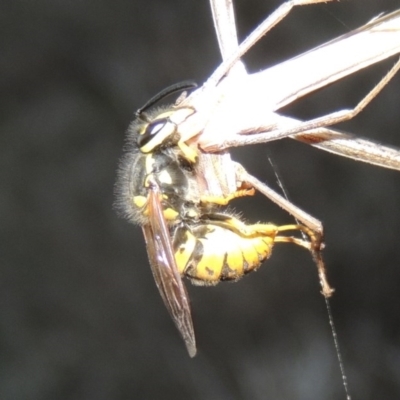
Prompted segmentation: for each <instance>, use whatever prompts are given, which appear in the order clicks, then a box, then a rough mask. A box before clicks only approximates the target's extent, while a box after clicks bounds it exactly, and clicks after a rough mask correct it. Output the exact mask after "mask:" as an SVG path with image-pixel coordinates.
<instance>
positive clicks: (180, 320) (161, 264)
mask: <svg viewBox="0 0 400 400" xmlns="http://www.w3.org/2000/svg"><path fill="white" fill-rule="evenodd" d="M159 195H160V192H159V189H158V187H157V186H155V187H154V188H152V189H151V190H150V192H149V220H150V224H146V225H144V226H143V234H144V238H145V241H146V246H147V253H148V256H149V260H150V266H151V270H152V273H153V276H154V280H155V281H156V285H157V287H158V290H159V291H160V294H161V297H162V299H163V301H164V304H165V306H166V307H167V309H168V311H169V313H170V315H171V317H172V319H173V321H174V323H175V325H176V327H177V328H178V330H179V332H180V334H181V335H182V338H183V340H184V341H185V344H186V348H187V350H188V352H189V355H190V356H191V357H194V355H195V354H196V340H195V337H194V329H193V321H192V316H191V312H190V305H189V299H188V295H187V292H186V289H185V286H184V285H183V282H182V279H181V276H180V274H179V271H178V268H177V266H176V261H175V256H174V251H173V247H172V243H171V238H170V232H169V229H168V226H167V223H166V221H165V218H164V215H163V210H162V207H161V203H160V200H159Z"/></svg>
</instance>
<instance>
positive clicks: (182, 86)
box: [135, 81, 197, 117]
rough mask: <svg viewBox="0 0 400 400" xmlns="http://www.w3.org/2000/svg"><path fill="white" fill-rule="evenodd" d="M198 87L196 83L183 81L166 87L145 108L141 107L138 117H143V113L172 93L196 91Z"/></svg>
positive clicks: (136, 114) (136, 113)
mask: <svg viewBox="0 0 400 400" xmlns="http://www.w3.org/2000/svg"><path fill="white" fill-rule="evenodd" d="M196 87H197V83H196V82H194V81H183V82H179V83H175V84H173V85H171V86H168V87H166V88H165V89H163V90H161V92H159V93H157V94H156V95H155V96H153V97H152V98H151V99H150V100H149V101H148V102H146V103H145V104H144V106H142V107H140V108H139V109H138V110H137V111H136V112H135V116H136V117H141V116H143V112H144V111H146V110H147V109H148V108H150V107H151V106H153V105H154V104H155V103H157V102H158V101H160V100H162V99H163V98H165V97H167V96H169V95H170V94H172V93H175V92H180V91H182V90H186V89H194V88H196Z"/></svg>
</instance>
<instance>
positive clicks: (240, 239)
mask: <svg viewBox="0 0 400 400" xmlns="http://www.w3.org/2000/svg"><path fill="white" fill-rule="evenodd" d="M235 220H236V219H235ZM253 226H254V227H257V230H256V229H254V230H252V227H253ZM246 227H247V229H248V231H249V232H251V234H244V233H240V232H238V231H237V230H235V229H229V228H227V227H224V226H220V225H219V224H217V223H215V224H214V223H213V222H212V221H207V222H206V223H198V224H196V225H191V226H189V227H180V228H178V229H177V231H176V232H175V234H174V251H175V259H176V263H177V266H178V270H179V272H180V274H181V275H185V276H186V277H188V278H189V279H190V280H191V281H192V283H193V284H196V285H216V284H217V283H218V282H219V281H225V280H238V279H240V278H241V277H242V276H243V275H245V274H247V273H249V272H251V271H254V270H256V269H257V268H258V267H259V266H260V265H261V263H262V262H263V261H264V260H266V259H267V258H268V257H269V256H270V254H271V251H272V247H273V244H274V239H275V234H276V231H275V227H274V226H273V225H269V224H257V225H247V226H246ZM260 227H265V229H264V231H263V232H260Z"/></svg>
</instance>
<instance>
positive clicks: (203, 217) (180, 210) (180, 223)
mask: <svg viewBox="0 0 400 400" xmlns="http://www.w3.org/2000/svg"><path fill="white" fill-rule="evenodd" d="M193 86H194V84H193V83H192V82H183V83H181V84H177V85H174V86H172V87H169V88H167V89H165V90H164V91H162V92H160V93H159V94H158V95H156V96H155V97H153V98H152V99H151V100H149V101H148V102H147V103H146V104H145V105H144V106H143V107H141V108H140V109H139V110H138V111H137V112H136V115H135V119H134V121H133V122H132V124H131V125H130V127H129V129H128V138H127V142H128V146H127V150H126V153H125V156H124V157H123V159H122V162H121V166H120V169H119V174H118V183H117V197H118V199H117V205H118V208H119V209H120V210H121V211H122V214H123V215H124V216H126V217H127V218H128V220H129V221H131V222H133V223H135V224H138V225H140V226H141V227H142V230H143V234H144V238H145V241H146V246H147V252H148V257H149V261H150V266H151V270H152V273H153V275H154V279H155V282H156V284H157V287H158V289H159V291H160V294H161V296H162V298H163V301H164V303H165V305H166V307H167V309H168V311H169V313H170V315H171V317H172V319H173V321H174V323H175V325H176V326H177V328H178V330H179V332H180V333H181V335H182V337H183V339H184V341H185V344H186V347H187V350H188V352H189V355H190V356H192V357H193V356H194V355H195V354H196V341H195V335H194V329H193V322H192V317H191V310H190V305H189V299H188V294H187V292H186V289H185V286H184V284H183V282H182V277H186V278H188V279H189V280H190V281H191V282H192V283H193V284H195V285H205V286H207V285H208V286H209V285H216V284H217V283H218V282H220V281H237V280H239V279H240V278H242V277H243V276H244V275H246V274H248V273H249V272H251V271H255V270H257V269H258V268H259V267H260V265H261V264H262V263H263V261H265V260H266V259H267V258H268V257H269V256H270V255H271V252H272V249H273V246H274V244H275V243H278V242H283V243H294V244H296V245H299V246H302V247H304V248H306V249H308V250H309V251H310V252H311V253H312V255H313V257H314V259H315V261H316V263H317V266H318V269H319V275H320V280H321V282H322V288H323V293H324V295H326V296H329V295H330V294H331V293H332V289H331V288H330V286H329V284H328V283H327V280H326V277H325V269H324V265H323V261H322V258H321V249H322V229H313V227H312V225H311V227H310V226H306V225H304V224H290V225H282V226H278V225H275V224H272V223H256V224H249V223H247V222H246V221H244V220H243V219H242V218H241V217H239V216H238V215H235V214H234V213H232V212H230V211H227V209H226V206H228V205H229V204H230V203H231V202H232V201H233V200H234V199H235V198H238V197H244V196H252V195H253V194H254V193H255V189H257V190H260V191H262V192H263V193H264V194H266V195H267V196H269V194H268V193H265V190H264V189H265V187H264V186H263V185H262V184H261V183H260V182H258V181H257V180H256V179H255V178H254V177H251V176H250V175H249V174H247V172H246V171H245V170H244V168H243V167H242V166H241V165H240V164H238V163H235V162H233V161H232V160H231V158H230V154H229V153H228V152H227V151H222V152H219V153H214V154H210V153H205V152H203V151H202V150H201V149H200V148H199V146H197V145H196V142H195V141H192V142H191V141H188V142H186V141H184V140H183V139H182V134H181V127H182V126H184V123H185V121H186V120H187V119H188V118H189V117H191V116H192V115H193V114H194V113H195V110H194V109H193V108H192V107H188V106H182V101H183V99H184V98H185V95H186V92H184V93H183V96H182V95H181V96H180V97H179V98H178V100H177V102H176V103H175V104H173V105H170V106H167V107H159V108H155V107H153V106H154V104H155V103H156V102H158V101H159V100H160V99H162V98H164V97H166V96H167V95H170V94H171V93H174V92H176V91H182V90H188V89H190V88H193ZM275 196H278V195H277V194H275ZM269 197H270V196H269ZM274 201H277V200H274ZM278 202H279V204H281V205H283V206H285V205H284V202H285V199H279V201H278ZM293 207H294V206H293V205H291V209H292V211H293ZM298 216H299V215H297V217H298ZM296 231H297V232H301V233H302V234H303V237H302V238H299V237H295V236H292V235H290V232H296ZM288 232H289V235H288V234H287V233H288Z"/></svg>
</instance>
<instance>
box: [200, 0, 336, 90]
mask: <svg viewBox="0 0 400 400" xmlns="http://www.w3.org/2000/svg"><path fill="white" fill-rule="evenodd" d="M328 1H332V0H289V1H286V2H285V3H283V4H282V5H280V6H279V7H278V8H277V9H276V10H275V11H274V12H273V13H272V14H271V15H269V16H268V17H267V18H266V19H265V20H264V21H263V22H262V23H261V24H260V25H259V26H258V27H257V28H256V29H255V30H254V31H253V32H252V33H251V34H250V35H249V36H248V37H247V38H246V39H245V40H244V41H243V42H242V43H241V44H240V46H239V48H238V50H237V51H236V52H235V53H233V54H232V55H231V56H229V57H227V58H225V59H224V62H223V63H222V64H221V65H220V66H219V67H218V68H217V69H216V70H215V71H214V73H213V74H212V75H211V76H210V78H209V79H208V80H207V82H206V83H205V84H204V86H203V87H204V88H206V87H209V86H216V85H217V84H218V82H219V81H220V80H221V79H222V78H223V77H224V75H226V74H227V72H228V71H229V70H230V69H231V68H232V66H233V65H234V64H235V63H236V62H237V61H238V60H239V59H240V58H241V57H242V56H243V55H244V54H245V53H247V51H248V50H249V49H251V47H253V46H254V44H255V43H257V42H258V41H259V40H260V39H261V38H262V37H263V36H264V35H265V34H266V33H267V32H268V31H270V30H271V29H272V28H273V27H274V26H275V25H277V24H278V23H279V22H280V21H281V20H282V19H283V18H285V17H286V15H288V14H289V12H290V11H291V10H292V8H293V7H295V6H303V5H307V4H317V3H327V2H328Z"/></svg>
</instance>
